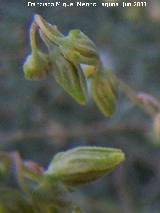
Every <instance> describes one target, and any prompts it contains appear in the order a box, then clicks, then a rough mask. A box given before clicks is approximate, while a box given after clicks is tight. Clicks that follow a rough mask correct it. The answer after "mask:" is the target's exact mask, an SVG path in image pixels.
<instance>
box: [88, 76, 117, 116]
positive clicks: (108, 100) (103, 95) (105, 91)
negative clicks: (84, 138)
mask: <svg viewBox="0 0 160 213" xmlns="http://www.w3.org/2000/svg"><path fill="white" fill-rule="evenodd" d="M89 85H90V90H91V95H92V97H93V99H94V101H95V102H96V104H97V106H98V107H99V109H100V110H101V112H102V113H103V114H104V115H106V116H111V115H112V114H113V112H114V111H115V101H116V94H115V89H114V82H113V81H112V79H111V78H110V76H109V75H108V73H106V72H103V73H98V72H97V73H96V74H95V75H92V76H91V77H90V78H89Z"/></svg>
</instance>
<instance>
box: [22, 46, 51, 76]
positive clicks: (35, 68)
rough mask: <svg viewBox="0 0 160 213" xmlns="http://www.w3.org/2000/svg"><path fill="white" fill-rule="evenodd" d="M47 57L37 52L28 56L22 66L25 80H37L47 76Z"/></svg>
mask: <svg viewBox="0 0 160 213" xmlns="http://www.w3.org/2000/svg"><path fill="white" fill-rule="evenodd" d="M48 70H49V58H48V55H47V54H45V53H43V52H41V51H39V50H37V51H36V52H34V53H32V54H31V55H29V56H28V57H27V59H26V61H25V63H24V65H23V71H24V76H25V78H26V79H27V80H32V79H33V80H39V79H42V78H44V77H45V76H46V75H47V74H48Z"/></svg>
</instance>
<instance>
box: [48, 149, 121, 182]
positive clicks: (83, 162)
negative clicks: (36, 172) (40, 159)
mask: <svg viewBox="0 0 160 213" xmlns="http://www.w3.org/2000/svg"><path fill="white" fill-rule="evenodd" d="M123 160H124V153H123V152H122V151H121V150H119V149H114V148H103V147H79V148H74V149H71V150H69V151H66V152H62V153H59V154H57V155H56V156H55V157H54V158H53V160H52V162H51V164H50V165H49V168H48V170H47V171H46V173H45V174H46V175H50V176H52V177H57V179H59V180H61V181H62V182H64V183H65V184H66V185H69V186H74V185H78V184H85V183H87V182H90V181H93V180H96V179H98V178H99V177H101V176H103V175H104V174H107V173H109V172H111V171H112V170H113V169H114V168H115V167H116V166H117V165H119V164H120V163H121V162H122V161H123Z"/></svg>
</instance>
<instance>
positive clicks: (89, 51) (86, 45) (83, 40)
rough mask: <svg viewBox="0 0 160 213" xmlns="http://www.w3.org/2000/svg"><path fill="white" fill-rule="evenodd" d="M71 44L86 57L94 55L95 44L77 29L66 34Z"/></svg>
mask: <svg viewBox="0 0 160 213" xmlns="http://www.w3.org/2000/svg"><path fill="white" fill-rule="evenodd" d="M67 39H68V40H70V41H71V42H72V44H73V48H74V49H75V50H77V51H78V52H79V53H80V54H82V55H84V56H86V57H96V56H97V51H96V46H95V44H94V43H93V42H92V41H91V40H90V39H89V37H88V36H86V35H85V34H84V33H83V32H81V31H80V30H79V29H75V30H71V31H70V32H69V34H68V36H67Z"/></svg>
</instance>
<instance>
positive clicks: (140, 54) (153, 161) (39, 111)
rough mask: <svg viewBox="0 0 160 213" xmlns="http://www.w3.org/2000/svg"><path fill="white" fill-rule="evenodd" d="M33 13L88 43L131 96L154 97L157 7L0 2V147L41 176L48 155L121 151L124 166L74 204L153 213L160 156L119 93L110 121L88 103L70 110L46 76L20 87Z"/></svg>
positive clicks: (159, 29)
mask: <svg viewBox="0 0 160 213" xmlns="http://www.w3.org/2000/svg"><path fill="white" fill-rule="evenodd" d="M32 2H33V1H32ZM35 2H36V0H35ZM37 2H38V1H37ZM42 2H45V1H42ZM46 2H49V1H48V0H46ZM52 2H54V1H53V0H52ZM87 2H92V1H89V0H88V1H87ZM97 2H99V4H100V3H101V2H102V1H101V0H99V1H97ZM119 2H121V0H119ZM35 13H38V14H40V15H42V16H43V17H44V18H45V19H46V20H47V21H48V22H50V23H52V24H56V25H57V26H58V27H59V29H60V30H61V31H62V32H63V33H64V34H67V32H68V30H70V29H73V28H79V29H81V30H82V31H83V32H84V33H86V34H87V35H88V36H89V37H90V38H91V39H92V40H93V41H94V42H95V44H96V45H97V48H98V50H99V52H100V55H101V58H102V60H103V63H104V64H105V65H106V66H108V67H112V68H113V71H114V72H115V73H116V74H117V75H118V76H119V77H120V78H121V79H123V80H124V81H125V82H126V83H128V84H129V85H131V87H132V88H133V89H135V90H136V91H145V92H148V93H151V94H152V95H154V96H156V97H159V96H160V3H159V1H158V0H157V1H156V0H154V1H152V2H150V3H149V2H147V7H146V8H142V7H141V8H139V7H130V8H122V7H117V8H103V7H101V6H99V7H96V8H92V7H89V8H84V7H83V8H80V7H71V8H64V7H52V8H51V7H27V1H20V0H13V1H11V0H3V1H1V2H0V147H1V150H6V151H15V150H17V151H18V152H19V153H20V155H21V156H22V158H23V159H26V160H27V159H31V160H34V161H37V162H39V163H40V164H42V165H43V166H44V167H45V168H46V167H47V165H48V163H49V161H50V160H51V158H52V156H53V155H54V154H55V153H57V152H59V151H63V150H67V149H69V148H72V147H75V146H79V145H99V146H110V147H117V148H121V149H123V150H124V152H125V153H126V161H125V162H124V163H123V164H122V165H121V166H120V167H119V168H117V169H116V170H114V171H113V172H112V174H110V175H108V176H105V177H104V178H102V179H100V180H98V181H96V182H95V183H92V184H88V185H86V186H81V187H79V188H78V189H77V190H75V192H74V199H75V201H76V202H77V203H78V204H79V205H80V206H81V207H82V208H83V209H84V210H85V211H86V212H87V213H99V212H102V213H106V212H107V213H115V212H120V213H135V212H137V213H150V212H152V213H158V212H160V187H159V186H160V149H159V146H157V145H155V144H154V141H153V140H152V139H151V137H150V132H151V128H152V118H151V117H149V116H148V115H146V114H145V113H144V112H143V110H141V109H139V108H138V107H135V106H134V105H133V104H132V103H131V102H130V101H128V99H127V98H126V97H125V96H124V95H123V94H121V93H118V100H117V109H116V112H115V114H114V115H113V116H112V117H111V118H107V117H104V116H103V115H102V114H101V113H100V112H99V110H98V109H97V107H96V105H95V104H94V102H93V101H92V100H89V101H88V103H87V104H86V105H85V106H80V105H78V104H77V103H75V102H74V100H72V98H71V97H69V96H68V95H67V94H66V93H65V92H64V91H63V90H62V88H60V87H59V86H58V85H57V84H56V82H55V81H54V79H52V78H51V76H49V77H48V78H46V79H45V80H42V81H35V82H34V81H26V80H25V79H24V76H23V70H22V65H23V62H24V59H25V57H26V55H27V53H29V51H30V47H29V39H28V38H29V26H30V24H31V22H32V19H33V15H34V14H35ZM37 37H38V36H37ZM39 45H40V46H41V41H40V39H39ZM41 47H42V48H44V47H43V46H41Z"/></svg>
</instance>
